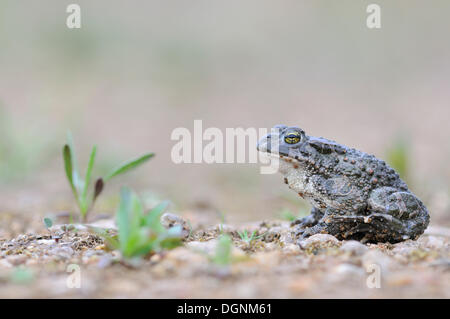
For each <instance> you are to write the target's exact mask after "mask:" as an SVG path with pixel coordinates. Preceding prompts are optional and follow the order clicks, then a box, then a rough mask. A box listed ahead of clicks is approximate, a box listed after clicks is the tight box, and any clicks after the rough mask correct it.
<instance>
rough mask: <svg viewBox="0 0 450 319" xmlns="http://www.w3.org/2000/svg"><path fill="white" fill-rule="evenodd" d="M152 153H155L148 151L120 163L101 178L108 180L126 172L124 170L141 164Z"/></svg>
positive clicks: (152, 154) (151, 155)
mask: <svg viewBox="0 0 450 319" xmlns="http://www.w3.org/2000/svg"><path fill="white" fill-rule="evenodd" d="M154 155H155V154H154V153H148V154H145V155H143V156H141V157H138V158H136V159H133V160H131V161H128V162H126V163H124V164H122V165H120V166H119V167H117V168H116V169H115V170H113V171H112V172H111V173H110V174H108V175H107V176H106V177H105V178H103V180H104V181H105V182H106V181H107V180H109V179H111V178H113V177H115V176H117V175H120V174H123V173H126V172H128V171H130V170H132V169H133V168H136V167H138V166H139V165H142V164H143V163H145V162H146V161H148V160H149V159H150V158H152V157H153V156H154Z"/></svg>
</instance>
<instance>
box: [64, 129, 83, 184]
mask: <svg viewBox="0 0 450 319" xmlns="http://www.w3.org/2000/svg"><path fill="white" fill-rule="evenodd" d="M67 145H68V146H69V149H70V161H71V163H72V184H73V185H74V187H76V189H77V190H80V189H81V185H82V184H83V181H82V180H80V176H79V175H78V165H77V160H76V156H75V146H74V144H73V138H72V133H70V131H68V132H67Z"/></svg>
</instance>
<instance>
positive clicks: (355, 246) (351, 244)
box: [340, 240, 369, 256]
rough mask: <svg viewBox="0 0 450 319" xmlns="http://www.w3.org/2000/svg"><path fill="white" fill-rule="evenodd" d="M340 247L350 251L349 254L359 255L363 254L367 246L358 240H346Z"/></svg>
mask: <svg viewBox="0 0 450 319" xmlns="http://www.w3.org/2000/svg"><path fill="white" fill-rule="evenodd" d="M340 249H341V250H342V251H345V252H348V253H350V254H351V255H354V256H361V255H364V254H365V253H366V252H367V250H368V249H369V248H367V246H366V245H364V244H361V243H360V242H359V241H356V240H348V241H345V242H344V243H343V244H342V246H341V248H340Z"/></svg>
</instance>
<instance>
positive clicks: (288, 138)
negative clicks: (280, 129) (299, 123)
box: [284, 131, 301, 144]
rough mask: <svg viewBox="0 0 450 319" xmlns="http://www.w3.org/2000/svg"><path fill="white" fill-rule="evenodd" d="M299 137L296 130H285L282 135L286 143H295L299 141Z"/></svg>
mask: <svg viewBox="0 0 450 319" xmlns="http://www.w3.org/2000/svg"><path fill="white" fill-rule="evenodd" d="M300 139H301V134H300V132H298V131H290V132H286V134H285V135H284V141H285V142H286V143H287V144H297V143H298V142H300Z"/></svg>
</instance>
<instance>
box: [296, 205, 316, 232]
mask: <svg viewBox="0 0 450 319" xmlns="http://www.w3.org/2000/svg"><path fill="white" fill-rule="evenodd" d="M322 217H323V211H321V210H319V209H317V208H315V207H313V209H312V210H311V214H310V215H308V216H306V217H303V218H299V219H297V220H295V221H294V222H292V226H294V225H295V233H296V235H299V234H302V233H303V232H304V231H305V228H306V227H311V226H314V225H316V224H317V223H318V222H319V221H320V219H321V218H322Z"/></svg>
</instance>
